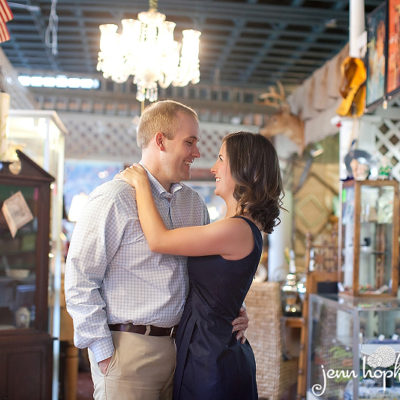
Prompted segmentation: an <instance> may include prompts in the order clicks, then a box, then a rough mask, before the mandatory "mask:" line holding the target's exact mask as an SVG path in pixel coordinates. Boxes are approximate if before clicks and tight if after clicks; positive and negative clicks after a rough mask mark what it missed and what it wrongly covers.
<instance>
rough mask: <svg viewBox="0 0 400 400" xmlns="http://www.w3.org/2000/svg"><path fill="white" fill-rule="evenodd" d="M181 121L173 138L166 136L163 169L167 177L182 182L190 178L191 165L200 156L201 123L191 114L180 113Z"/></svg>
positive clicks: (171, 180) (172, 180)
mask: <svg viewBox="0 0 400 400" xmlns="http://www.w3.org/2000/svg"><path fill="white" fill-rule="evenodd" d="M178 118H179V123H178V128H177V130H176V131H175V132H173V133H175V137H174V138H173V139H167V138H165V141H164V143H165V152H164V154H163V164H164V165H163V169H164V173H165V175H166V178H168V180H169V181H170V182H171V183H173V182H180V181H184V180H188V179H189V178H190V167H191V164H192V163H193V161H194V159H195V158H198V157H200V152H199V149H198V148H197V142H198V140H199V124H198V122H197V121H196V120H195V119H194V118H192V117H191V116H189V115H186V114H183V113H178Z"/></svg>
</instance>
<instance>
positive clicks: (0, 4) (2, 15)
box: [0, 0, 14, 43]
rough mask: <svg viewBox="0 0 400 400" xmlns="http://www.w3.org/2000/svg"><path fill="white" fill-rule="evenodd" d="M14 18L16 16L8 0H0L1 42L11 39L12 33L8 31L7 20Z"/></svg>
mask: <svg viewBox="0 0 400 400" xmlns="http://www.w3.org/2000/svg"><path fill="white" fill-rule="evenodd" d="M13 18H14V16H13V14H12V12H11V10H10V7H9V6H8V4H7V0H0V43H3V42H6V41H7V40H9V39H10V33H9V32H8V29H7V26H6V22H8V21H10V20H12V19H13Z"/></svg>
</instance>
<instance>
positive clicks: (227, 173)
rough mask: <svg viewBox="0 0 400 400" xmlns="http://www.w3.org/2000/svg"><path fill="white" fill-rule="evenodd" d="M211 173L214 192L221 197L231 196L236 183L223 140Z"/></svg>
mask: <svg viewBox="0 0 400 400" xmlns="http://www.w3.org/2000/svg"><path fill="white" fill-rule="evenodd" d="M211 173H213V174H214V175H215V194H216V195H218V196H220V197H222V198H223V199H228V198H229V197H231V196H232V194H233V191H234V189H235V185H236V183H235V181H234V180H233V178H232V175H231V169H230V166H229V161H228V155H227V154H226V144H225V142H224V143H222V146H221V149H220V151H219V154H218V158H217V161H216V162H215V164H214V165H213V166H212V168H211Z"/></svg>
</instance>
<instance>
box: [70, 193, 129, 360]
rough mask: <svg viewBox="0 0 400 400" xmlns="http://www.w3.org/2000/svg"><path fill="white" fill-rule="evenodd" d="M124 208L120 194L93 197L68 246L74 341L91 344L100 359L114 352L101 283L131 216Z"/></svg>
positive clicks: (82, 344)
mask: <svg viewBox="0 0 400 400" xmlns="http://www.w3.org/2000/svg"><path fill="white" fill-rule="evenodd" d="M124 208H125V207H124V205H123V204H122V202H121V200H120V198H119V197H118V196H117V197H115V196H107V195H105V194H100V195H98V196H94V197H93V198H90V199H89V201H88V203H87V205H86V207H85V209H84V211H83V212H82V215H81V217H80V219H79V221H78V222H77V224H76V226H75V229H74V232H73V235H72V240H71V244H70V247H69V250H68V257H67V263H66V270H65V299H66V306H67V310H68V312H69V314H70V315H71V317H72V319H73V322H74V343H75V346H76V347H78V348H86V347H88V348H90V350H91V351H93V353H94V356H95V359H96V361H97V362H99V361H101V360H104V359H106V358H108V357H111V356H112V354H113V352H114V345H113V341H112V337H111V332H110V330H109V328H108V324H107V313H106V304H105V301H104V300H103V298H102V295H101V285H102V282H103V278H104V276H105V273H106V269H107V265H108V264H109V262H110V260H111V259H112V258H113V256H114V255H115V253H116V252H117V250H118V248H119V246H120V243H121V240H122V236H123V233H124V229H125V226H126V222H127V220H128V218H127V216H126V215H125V213H123V209H124Z"/></svg>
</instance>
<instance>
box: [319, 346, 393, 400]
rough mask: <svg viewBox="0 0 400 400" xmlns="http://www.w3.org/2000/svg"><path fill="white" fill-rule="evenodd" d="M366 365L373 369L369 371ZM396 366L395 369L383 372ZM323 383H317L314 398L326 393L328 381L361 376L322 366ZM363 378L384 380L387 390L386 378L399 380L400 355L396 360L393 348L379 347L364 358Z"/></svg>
mask: <svg viewBox="0 0 400 400" xmlns="http://www.w3.org/2000/svg"><path fill="white" fill-rule="evenodd" d="M366 364H368V365H369V366H370V367H372V368H379V369H375V370H372V369H367V367H366ZM393 365H394V368H393V369H390V370H383V369H384V368H389V367H391V366H393ZM321 369H322V377H323V382H322V385H321V384H319V383H316V384H315V385H313V386H312V388H311V391H312V393H313V395H314V396H317V397H320V396H322V395H323V394H324V393H325V390H326V384H327V380H328V379H339V378H342V379H353V378H358V377H359V375H358V373H357V372H355V371H354V370H341V369H328V370H325V367H324V366H323V365H321ZM361 376H362V378H363V379H366V378H373V379H380V378H383V390H386V378H398V377H399V376H400V354H399V355H398V356H397V358H396V351H395V350H394V348H393V347H391V346H379V347H378V348H377V349H376V350H375V352H374V353H372V354H371V355H369V356H364V357H363V358H362V375H361Z"/></svg>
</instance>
